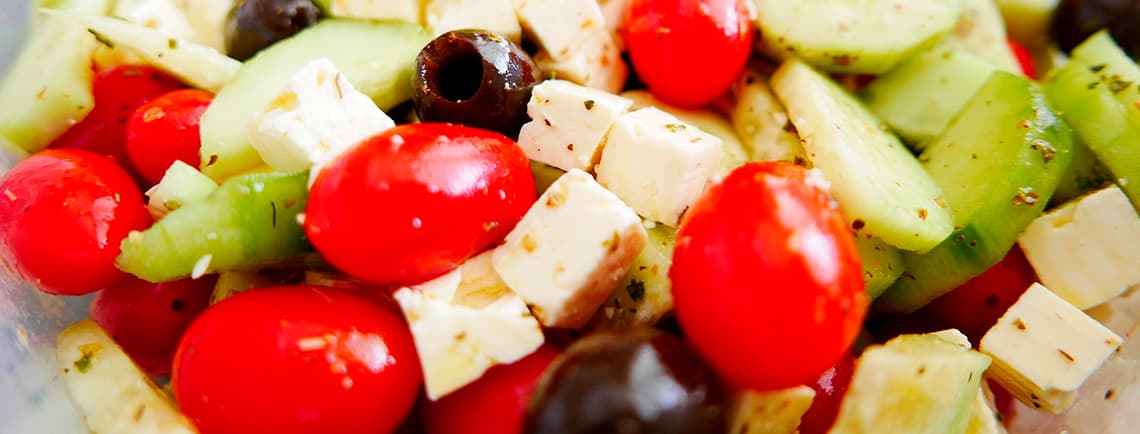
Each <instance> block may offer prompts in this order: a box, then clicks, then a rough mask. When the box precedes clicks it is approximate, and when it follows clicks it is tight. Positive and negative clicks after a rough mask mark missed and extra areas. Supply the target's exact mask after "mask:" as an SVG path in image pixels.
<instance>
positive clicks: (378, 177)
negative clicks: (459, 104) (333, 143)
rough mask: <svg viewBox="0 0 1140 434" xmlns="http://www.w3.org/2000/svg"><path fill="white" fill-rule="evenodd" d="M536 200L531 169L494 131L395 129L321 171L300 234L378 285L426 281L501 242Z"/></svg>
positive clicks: (421, 126)
mask: <svg viewBox="0 0 1140 434" xmlns="http://www.w3.org/2000/svg"><path fill="white" fill-rule="evenodd" d="M534 200H535V189H534V178H533V177H532V175H531V172H530V163H529V160H527V158H526V155H524V154H523V152H522V150H521V149H520V148H519V147H518V145H517V144H516V143H515V142H514V141H512V140H511V139H509V138H507V137H506V136H503V135H501V134H498V133H494V132H490V131H485V130H480V129H475V128H470V127H464V126H460V125H451V124H410V125H400V126H397V127H395V128H392V129H390V130H388V131H386V132H384V133H381V134H380V135H378V136H376V137H373V138H371V139H368V140H366V141H365V142H364V143H362V144H361V145H359V146H357V147H356V148H353V149H351V150H349V151H347V152H346V153H345V154H344V155H342V156H341V157H340V158H337V159H336V160H335V161H333V162H332V163H330V164H329V165H328V166H326V167H325V168H324V169H323V170H322V171H321V173H320V174H319V175H318V177H317V180H316V183H315V184H313V187H312V189H311V191H310V194H309V203H308V208H307V209H306V211H305V232H306V233H307V234H308V236H309V240H311V241H312V243H313V246H314V247H316V249H317V251H318V252H320V253H321V255H322V256H324V258H325V259H326V260H328V261H329V263H331V264H332V265H334V266H336V267H337V268H339V269H341V270H342V271H344V272H345V273H348V274H349V275H351V276H353V277H356V278H358V279H361V280H364V281H367V282H370V283H375V284H379V285H404V284H413V283H419V282H423V281H425V280H428V279H430V278H433V277H436V276H439V275H441V274H444V273H446V272H448V271H451V270H452V269H454V268H455V267H457V266H459V264H461V263H463V261H465V260H467V259H468V258H469V257H471V256H473V255H475V254H477V253H479V252H480V251H482V250H484V249H486V248H487V247H490V246H492V245H494V244H496V243H498V242H500V241H502V239H503V237H505V236H506V234H507V232H509V231H510V230H511V229H512V228H513V227H514V226H515V224H516V223H518V221H519V219H520V218H522V215H523V214H524V213H526V211H527V209H528V208H529V207H530V205H531V203H532V202H534Z"/></svg>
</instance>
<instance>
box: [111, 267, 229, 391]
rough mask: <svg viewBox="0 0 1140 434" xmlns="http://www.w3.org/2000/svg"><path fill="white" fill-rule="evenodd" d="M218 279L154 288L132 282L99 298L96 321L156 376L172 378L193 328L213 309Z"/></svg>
mask: <svg viewBox="0 0 1140 434" xmlns="http://www.w3.org/2000/svg"><path fill="white" fill-rule="evenodd" d="M215 281H217V279H216V277H214V276H204V277H202V278H200V279H197V280H192V279H183V280H176V281H173V282H166V283H150V282H146V281H144V280H141V279H138V278H135V277H133V276H128V277H127V278H125V279H123V280H122V281H120V282H119V284H118V285H115V286H113V287H110V288H107V289H104V290H102V291H99V292H98V293H96V294H95V298H94V299H92V300H91V308H90V309H91V319H93V320H95V322H96V323H98V324H99V327H102V328H103V330H106V331H107V333H108V334H110V335H111V336H112V337H113V338H115V342H118V343H119V345H120V346H122V347H123V350H124V351H126V352H127V355H129V356H130V357H131V359H132V360H134V361H135V363H136V364H138V365H139V366H140V367H142V368H143V370H145V371H147V372H148V373H150V374H151V375H170V372H171V371H170V370H171V366H172V364H173V362H174V350H175V349H177V348H178V341H179V340H181V339H182V333H183V332H184V331H186V328H187V327H189V326H190V322H191V321H193V320H194V318H196V317H197V316H198V314H200V313H202V311H204V310H206V307H208V306H209V305H210V294H211V293H212V292H213V290H214V282H215Z"/></svg>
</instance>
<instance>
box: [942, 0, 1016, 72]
mask: <svg viewBox="0 0 1140 434" xmlns="http://www.w3.org/2000/svg"><path fill="white" fill-rule="evenodd" d="M961 1H962V15H960V16H959V18H958V24H957V25H955V26H954V30H953V31H952V32H950V37H949V38H947V40H946V42H947V45H949V46H950V47H953V48H956V49H959V50H962V51H966V52H968V53H972V54H975V55H977V56H978V57H980V58H982V59H985V60H986V61H987V62H989V63H990V64H992V65H993V66H995V67H997V68H998V69H1001V70H1002V71H1006V72H1012V73H1014V74H1020V73H1021V65H1020V64H1019V63H1018V61H1017V58H1016V57H1015V56H1014V55H1013V50H1011V49H1010V48H1009V44H1008V42H1007V40H1008V38H1007V36H1006V33H1005V22H1003V21H1002V16H1001V11H1000V10H999V9H998V7H997V5H996V4H994V1H993V0H961Z"/></svg>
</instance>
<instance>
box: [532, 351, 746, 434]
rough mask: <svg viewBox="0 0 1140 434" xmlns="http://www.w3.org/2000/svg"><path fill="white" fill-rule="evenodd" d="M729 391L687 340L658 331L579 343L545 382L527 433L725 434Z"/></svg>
mask: <svg viewBox="0 0 1140 434" xmlns="http://www.w3.org/2000/svg"><path fill="white" fill-rule="evenodd" d="M724 397H725V395H724V389H723V387H722V386H721V384H720V382H719V380H717V378H716V377H715V375H714V374H713V372H712V370H711V369H710V368H709V367H708V366H707V365H705V363H704V362H703V361H701V359H700V358H698V357H697V356H696V353H695V352H694V351H693V350H692V349H691V348H689V347H688V346H686V345H685V344H684V342H683V341H681V340H680V339H679V338H676V337H674V336H672V335H669V334H666V333H664V332H660V331H655V330H648V329H644V330H635V331H627V332H621V333H614V332H607V333H600V334H594V335H590V336H587V337H585V338H583V339H581V340H579V341H578V342H575V343H574V344H573V345H571V346H570V348H568V349H567V350H566V352H565V353H564V354H563V355H562V357H560V358H559V359H558V360H557V361H555V362H554V365H552V366H551V367H550V368H549V369H548V370H547V372H546V374H545V375H544V376H543V378H542V380H541V381H540V383H539V386H538V389H537V390H536V391H535V394H534V396H532V397H531V401H530V405H529V406H528V409H527V419H526V424H525V428H524V432H526V433H528V434H594V433H597V434H602V433H605V434H650V433H653V434H670V433H687V434H702V433H716V434H722V433H724V431H725V428H724V414H723V413H724V408H723V405H724V402H725V401H724V399H725V398H724Z"/></svg>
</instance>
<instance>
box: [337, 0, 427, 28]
mask: <svg viewBox="0 0 1140 434" xmlns="http://www.w3.org/2000/svg"><path fill="white" fill-rule="evenodd" d="M327 1H328V5H329V6H328V7H329V14H330V15H332V16H334V17H345V18H362V19H370V20H382V19H394V20H404V21H407V22H411V23H416V24H420V16H421V14H422V13H423V5H421V4H420V3H421V1H422V0H327Z"/></svg>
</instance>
